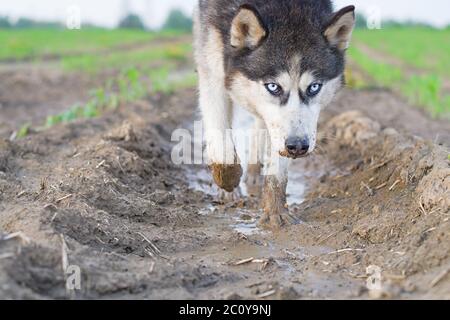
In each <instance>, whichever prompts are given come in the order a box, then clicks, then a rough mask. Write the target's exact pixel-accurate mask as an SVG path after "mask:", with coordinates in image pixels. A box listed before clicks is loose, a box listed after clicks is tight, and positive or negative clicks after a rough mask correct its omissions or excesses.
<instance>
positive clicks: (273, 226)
mask: <svg viewBox="0 0 450 320" xmlns="http://www.w3.org/2000/svg"><path fill="white" fill-rule="evenodd" d="M300 222H301V221H300V219H299V218H298V217H296V216H295V215H293V214H291V213H290V212H289V210H288V209H283V210H275V211H266V213H265V214H264V216H263V217H262V218H261V219H260V221H259V223H258V225H259V227H260V228H262V229H270V230H279V229H281V228H283V227H286V226H289V225H297V224H299V223H300Z"/></svg>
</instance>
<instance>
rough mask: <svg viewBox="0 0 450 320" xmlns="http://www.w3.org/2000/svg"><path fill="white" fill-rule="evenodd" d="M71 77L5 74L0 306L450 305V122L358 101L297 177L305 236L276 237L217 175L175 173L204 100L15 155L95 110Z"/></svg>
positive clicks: (350, 99) (379, 97)
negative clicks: (75, 109) (66, 111)
mask: <svg viewBox="0 0 450 320" xmlns="http://www.w3.org/2000/svg"><path fill="white" fill-rule="evenodd" d="M74 77H75V78H71V77H70V76H67V75H60V74H58V72H57V71H54V70H52V69H48V70H46V69H43V70H38V71H35V73H33V74H32V75H30V71H29V70H28V69H27V68H25V69H23V68H20V67H14V68H9V69H8V70H2V71H1V72H0V81H1V87H0V106H1V108H0V117H1V124H0V136H1V137H2V138H4V139H3V140H0V298H20V299H24V298H26V299H27V298H32V299H37V298H58V299H60V298H62V299H70V298H76V299H91V298H96V299H97V298H98V299H111V298H112V299H142V298H149V299H191V298H192V299H241V298H242V299H343V298H349V299H369V298H394V299H412V298H444V299H450V232H449V230H450V163H449V159H448V148H449V147H450V142H449V141H450V140H449V139H448V137H449V133H450V123H449V122H446V121H435V120H430V119H429V118H428V117H427V116H426V115H424V114H423V113H422V112H421V111H418V110H416V109H414V108H412V107H411V106H408V105H407V104H406V103H405V102H403V101H402V100H401V99H399V98H397V97H396V96H395V95H394V94H392V93H390V92H388V91H383V90H363V91H352V90H345V91H344V92H343V93H342V95H341V97H340V98H339V99H338V100H337V101H336V103H334V104H333V105H332V106H331V107H330V108H329V109H328V110H327V111H326V112H325V113H324V116H323V120H322V125H321V127H322V130H321V132H322V133H321V136H322V139H321V140H322V141H321V144H320V147H319V148H318V151H317V153H316V155H314V156H312V157H310V158H308V159H304V160H299V161H298V162H296V163H294V164H293V165H292V169H291V171H292V183H291V186H290V188H289V192H290V199H291V203H292V205H291V207H290V210H291V212H292V213H293V214H295V215H297V216H298V217H299V218H300V219H301V221H302V223H301V224H299V225H296V226H291V227H288V228H286V229H284V230H282V231H281V232H275V233H273V232H269V231H265V230H260V229H258V228H257V227H256V220H257V218H258V216H260V214H261V213H260V211H259V209H258V208H259V199H257V198H249V197H245V196H243V197H242V198H241V199H240V200H237V201H234V202H227V203H220V202H219V201H217V197H216V190H215V189H214V187H213V186H212V185H211V178H210V176H209V175H208V172H207V170H206V168H205V167H202V166H190V167H187V166H181V167H177V166H175V165H173V164H172V162H171V158H170V154H171V148H172V144H171V143H170V135H171V133H172V131H173V130H174V129H176V128H179V127H186V128H189V127H190V124H191V123H192V121H193V120H194V119H197V118H198V115H197V113H196V92H195V90H184V91H181V92H178V93H176V94H174V95H172V96H168V97H165V96H161V97H159V98H155V97H150V98H148V99H144V100H142V101H139V102H136V103H132V104H128V105H125V106H122V107H121V108H120V110H119V111H118V112H111V113H107V114H105V115H104V116H102V117H100V118H96V119H91V120H78V121H76V122H74V123H71V124H67V125H59V126H55V127H53V128H51V129H48V130H46V131H44V132H41V133H32V134H31V135H29V136H27V137H25V138H23V139H20V140H14V141H9V140H8V138H9V137H10V136H11V134H12V132H13V131H14V130H15V129H17V127H18V125H19V124H20V123H24V122H31V123H34V122H39V121H40V120H41V119H45V116H46V115H47V114H51V113H52V112H53V111H54V110H57V109H60V108H62V106H65V105H67V104H69V103H73V102H76V101H77V100H82V99H83V97H84V95H85V94H86V91H85V89H86V88H87V87H88V86H89V85H90V82H89V81H90V80H86V81H80V78H79V76H74ZM45 79H47V80H45ZM75 84H76V85H75ZM65 93H68V94H65ZM352 110H359V111H357V112H355V111H352ZM412 135H415V136H417V137H413V136H412ZM419 137H423V138H424V139H422V138H419ZM438 144H440V145H441V146H439V145H438ZM299 199H304V202H303V203H300V204H298V203H297V204H295V202H301V201H299ZM67 266H78V267H79V268H80V269H81V275H82V279H81V286H82V288H81V290H78V291H75V292H68V291H66V289H65V283H66V279H65V278H66V275H65V274H64V272H63V270H65V268H66V267H67ZM368 268H369V273H368V270H367V269H368ZM378 269H379V270H380V271H381V279H380V280H381V290H369V289H368V287H367V280H368V277H369V276H370V275H372V277H373V276H374V275H373V274H372V273H371V270H372V272H373V270H378ZM375 276H376V274H375ZM375 280H377V279H375Z"/></svg>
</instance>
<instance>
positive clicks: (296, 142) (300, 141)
mask: <svg viewBox="0 0 450 320" xmlns="http://www.w3.org/2000/svg"><path fill="white" fill-rule="evenodd" d="M309 146H310V145H309V139H307V138H297V137H295V138H289V139H287V140H286V151H287V152H288V154H289V155H290V156H291V157H295V158H296V157H301V156H304V155H305V154H307V153H308V151H309Z"/></svg>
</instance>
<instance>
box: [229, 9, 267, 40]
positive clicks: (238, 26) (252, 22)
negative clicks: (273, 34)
mask: <svg viewBox="0 0 450 320" xmlns="http://www.w3.org/2000/svg"><path fill="white" fill-rule="evenodd" d="M266 36H267V30H266V28H265V27H264V24H263V22H262V20H261V17H260V15H259V13H258V11H257V10H256V9H255V8H253V7H252V6H250V5H243V6H241V7H240V8H239V11H238V13H237V14H236V16H235V17H234V19H233V21H232V23H231V32H230V38H231V39H230V41H231V46H232V47H234V48H237V49H244V48H248V49H256V48H257V47H258V46H259V45H260V44H261V42H262V41H263V40H264V39H265V38H266Z"/></svg>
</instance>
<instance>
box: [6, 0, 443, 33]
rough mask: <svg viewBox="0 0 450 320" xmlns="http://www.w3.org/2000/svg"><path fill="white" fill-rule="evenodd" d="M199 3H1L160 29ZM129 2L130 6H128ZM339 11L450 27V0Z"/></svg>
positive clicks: (359, 2) (61, 17)
mask: <svg viewBox="0 0 450 320" xmlns="http://www.w3.org/2000/svg"><path fill="white" fill-rule="evenodd" d="M197 1H198V0H128V1H125V0H14V1H11V0H0V16H3V15H7V16H9V17H11V18H12V19H17V18H18V17H21V16H25V17H30V18H35V19H39V20H56V21H61V22H64V21H66V19H67V15H68V8H69V7H71V6H73V5H76V6H78V7H79V9H80V10H81V22H82V23H94V24H97V25H101V26H105V27H114V26H115V25H116V24H117V22H118V20H119V19H120V18H121V17H122V16H123V14H124V12H125V11H126V10H124V8H127V7H128V8H129V10H131V11H134V12H136V13H138V14H140V15H141V16H142V18H143V19H144V21H145V23H146V24H147V26H149V27H158V26H160V25H161V24H162V23H163V21H164V20H165V18H166V16H167V13H168V12H169V11H170V9H171V8H174V7H178V8H181V9H182V10H183V11H185V12H186V13H187V14H190V13H191V12H192V9H193V7H194V4H195V3H196V2H197ZM127 2H128V3H129V4H128V5H126V4H125V3H127ZM334 2H335V6H336V8H340V7H343V6H345V5H349V4H354V5H356V6H357V9H358V10H359V11H360V12H363V13H368V14H378V13H379V14H380V15H381V18H382V19H397V20H417V21H423V22H428V23H430V24H433V25H435V26H437V27H442V26H446V25H449V24H450V1H449V0H428V1H424V0H395V1H393V0H335V1H334Z"/></svg>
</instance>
